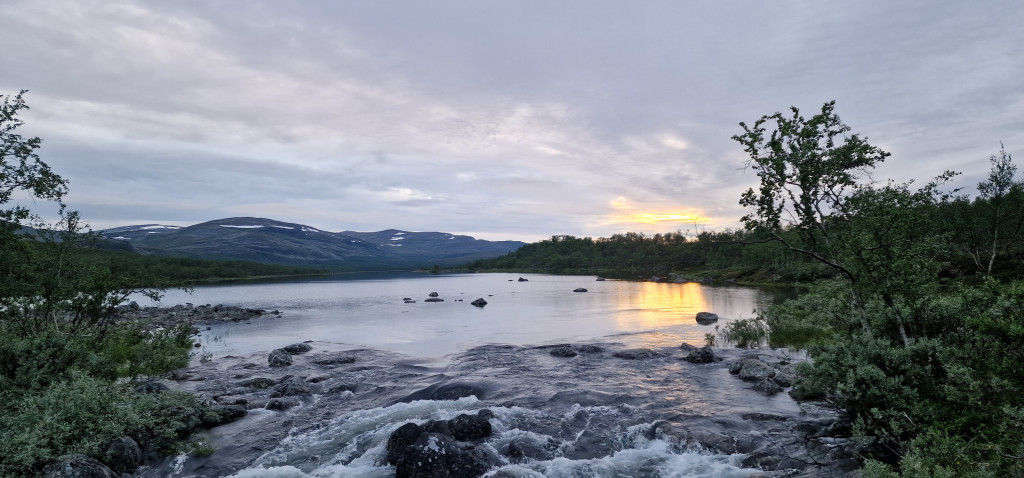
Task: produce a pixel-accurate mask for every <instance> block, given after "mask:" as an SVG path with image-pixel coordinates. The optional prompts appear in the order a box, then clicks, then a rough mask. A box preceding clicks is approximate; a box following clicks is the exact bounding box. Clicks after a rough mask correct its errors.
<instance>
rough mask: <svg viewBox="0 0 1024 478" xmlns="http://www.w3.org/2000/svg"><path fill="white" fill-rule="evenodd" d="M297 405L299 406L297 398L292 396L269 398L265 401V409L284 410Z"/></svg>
mask: <svg viewBox="0 0 1024 478" xmlns="http://www.w3.org/2000/svg"><path fill="white" fill-rule="evenodd" d="M297 406H299V400H298V399H296V398H294V397H285V398H271V399H270V401H269V402H267V406H266V409H267V410H277V411H284V410H287V409H289V408H292V407H297Z"/></svg>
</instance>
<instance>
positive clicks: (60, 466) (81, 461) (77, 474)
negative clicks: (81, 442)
mask: <svg viewBox="0 0 1024 478" xmlns="http://www.w3.org/2000/svg"><path fill="white" fill-rule="evenodd" d="M39 476H40V478H118V475H117V473H115V472H114V470H111V469H110V468H108V467H107V465H104V464H103V463H100V462H99V461H97V460H95V459H93V458H90V457H88V456H85V455H82V454H79V453H73V454H70V455H63V456H61V457H59V458H57V459H56V460H54V461H53V463H50V464H49V465H46V468H43V471H42V473H40V474H39Z"/></svg>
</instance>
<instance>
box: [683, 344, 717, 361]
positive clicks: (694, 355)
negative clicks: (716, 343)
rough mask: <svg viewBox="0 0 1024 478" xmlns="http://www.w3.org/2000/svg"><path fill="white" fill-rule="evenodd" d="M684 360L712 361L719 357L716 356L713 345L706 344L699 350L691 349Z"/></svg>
mask: <svg viewBox="0 0 1024 478" xmlns="http://www.w3.org/2000/svg"><path fill="white" fill-rule="evenodd" d="M683 360H686V361H687V362H690V363H711V362H715V361H717V360H719V359H718V357H716V356H715V352H714V351H713V350H711V346H708V345H705V346H703V347H701V348H699V349H697V350H694V351H691V352H690V353H689V354H687V355H686V357H685V358H684V359H683Z"/></svg>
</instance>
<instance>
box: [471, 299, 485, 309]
mask: <svg viewBox="0 0 1024 478" xmlns="http://www.w3.org/2000/svg"><path fill="white" fill-rule="evenodd" d="M470 304H471V305H475V306H477V307H483V306H485V305H487V301H486V300H484V299H483V297H481V298H479V299H477V300H474V301H473V302H470Z"/></svg>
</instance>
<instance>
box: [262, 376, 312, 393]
mask: <svg viewBox="0 0 1024 478" xmlns="http://www.w3.org/2000/svg"><path fill="white" fill-rule="evenodd" d="M310 393H312V391H311V390H310V388H309V385H308V384H306V382H305V381H304V380H302V379H300V378H298V377H291V378H289V379H287V380H284V381H282V382H281V384H280V385H278V386H276V387H274V391H273V392H271V393H270V398H278V397H297V396H300V395H309V394H310Z"/></svg>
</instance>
